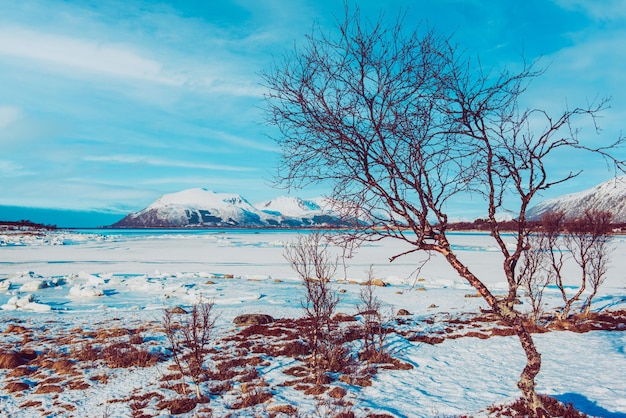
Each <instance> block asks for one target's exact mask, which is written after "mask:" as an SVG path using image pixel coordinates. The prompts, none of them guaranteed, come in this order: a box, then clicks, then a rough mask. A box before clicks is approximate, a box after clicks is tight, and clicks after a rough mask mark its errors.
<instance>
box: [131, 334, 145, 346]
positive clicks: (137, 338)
mask: <svg viewBox="0 0 626 418" xmlns="http://www.w3.org/2000/svg"><path fill="white" fill-rule="evenodd" d="M143 341H144V340H143V336H142V335H141V334H139V333H134V334H132V335H131V336H130V343H131V344H133V345H139V344H142V343H143Z"/></svg>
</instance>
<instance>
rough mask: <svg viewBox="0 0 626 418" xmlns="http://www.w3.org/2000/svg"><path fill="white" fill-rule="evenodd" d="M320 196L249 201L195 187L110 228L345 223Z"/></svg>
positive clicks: (135, 213) (333, 225)
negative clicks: (307, 198) (253, 202)
mask: <svg viewBox="0 0 626 418" xmlns="http://www.w3.org/2000/svg"><path fill="white" fill-rule="evenodd" d="M329 207H330V204H329V202H328V201H325V200H324V199H323V198H317V199H310V200H306V199H301V198H299V197H289V196H279V197H277V198H275V199H272V200H266V201H263V202H259V203H257V204H252V203H250V202H249V201H248V200H246V199H245V198H244V197H242V196H240V195H238V194H233V193H216V192H214V191H211V190H208V189H204V188H196V189H187V190H183V191H180V192H176V193H169V194H166V195H163V196H161V197H160V198H158V199H157V200H155V201H154V202H153V203H152V204H150V205H149V206H147V207H146V208H145V209H143V210H141V211H139V212H133V213H131V214H129V215H127V216H126V217H124V218H123V219H122V220H120V221H118V222H116V223H114V224H113V225H111V227H112V228H156V227H168V228H171V227H345V226H349V224H350V223H349V222H347V221H345V220H343V219H342V217H341V216H340V215H339V213H337V212H334V211H332V210H331V209H328V208H329Z"/></svg>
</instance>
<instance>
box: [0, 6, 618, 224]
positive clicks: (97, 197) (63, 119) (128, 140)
mask: <svg viewBox="0 0 626 418" xmlns="http://www.w3.org/2000/svg"><path fill="white" fill-rule="evenodd" d="M358 3H359V5H360V7H361V8H362V11H363V14H365V15H366V16H372V17H375V16H377V15H378V13H379V12H380V11H381V10H382V11H383V12H384V13H385V14H386V16H388V17H390V18H393V17H394V16H396V14H397V13H398V10H400V8H403V7H404V8H408V17H407V20H406V21H407V23H409V24H416V25H417V24H418V23H419V22H422V24H423V25H428V26H431V27H434V28H435V29H436V30H438V31H440V32H444V33H454V34H455V40H456V41H457V42H458V43H459V45H460V47H461V48H462V49H464V50H466V51H467V53H468V54H470V55H472V56H480V58H481V60H482V62H483V65H484V66H486V67H495V68H501V67H504V66H509V67H515V66H516V65H519V63H520V59H521V56H522V55H524V56H525V57H526V58H527V59H529V60H532V59H534V58H536V57H538V56H542V57H543V58H542V60H541V64H542V65H544V66H546V67H547V72H546V74H545V75H544V76H543V77H542V78H541V79H539V80H537V81H536V82H534V83H533V84H532V85H531V89H530V91H529V94H528V97H527V100H528V104H529V105H532V106H539V107H542V108H545V109H547V110H549V111H556V110H559V109H562V108H563V107H564V106H566V105H570V106H573V105H577V104H585V103H586V102H587V101H588V100H593V99H594V98H596V97H598V96H607V95H608V96H612V98H613V100H612V102H611V106H612V108H611V109H610V110H609V111H607V112H605V113H604V118H603V119H602V120H601V121H600V123H601V125H602V128H603V131H602V134H601V135H600V136H596V135H595V134H594V133H593V132H592V129H591V127H590V126H585V127H584V130H583V133H584V134H585V135H586V134H589V139H588V140H589V141H606V140H609V139H613V138H615V137H617V135H619V133H620V129H621V128H622V127H624V126H626V83H625V82H624V72H625V71H626V0H604V1H593V0H589V1H584V0H526V1H523V2H522V1H509V0H499V1H498V0H493V1H480V0H473V1H472V0H420V1H408V0H405V1H401V0H386V1H385V0H382V1H381V0H372V1H369V0H367V1H360V2H358ZM342 10H343V2H342V1H341V0H250V1H247V0H222V1H208V0H202V1H189V0H177V1H163V2H148V1H137V0H123V1H107V0H102V1H82V0H74V1H72V0H66V1H57V0H35V1H33V0H0V185H1V186H0V205H8V206H27V207H39V208H57V209H72V210H92V211H99V212H110V213H113V214H120V215H123V214H126V213H128V212H130V211H136V210H139V209H142V208H143V207H145V206H147V205H148V204H149V203H151V202H152V201H153V200H155V199H156V198H158V197H159V196H161V195H162V194H165V193H171V192H176V191H180V190H183V189H187V188H192V187H205V188H208V189H212V190H215V191H220V192H233V193H239V194H241V195H243V196H244V197H246V198H248V199H249V200H250V201H252V202H255V201H260V200H265V199H269V198H272V197H276V196H278V195H281V194H285V191H283V190H275V189H272V187H271V177H272V175H273V173H274V172H275V167H276V164H277V162H278V158H277V154H276V149H275V145H274V143H273V142H272V140H271V139H269V138H268V135H271V134H272V132H273V131H272V128H271V127H268V126H266V125H265V124H264V120H263V112H262V106H263V92H264V90H263V88H262V87H261V85H260V83H261V80H260V77H259V73H260V72H261V71H263V70H264V69H266V68H267V67H268V65H269V63H270V62H271V60H272V57H274V56H278V55H280V54H281V53H282V52H284V51H285V50H287V49H289V48H292V47H293V45H294V42H295V43H298V42H302V39H303V36H304V35H305V34H306V33H308V32H309V31H310V30H311V28H312V26H313V24H314V23H316V24H319V25H321V26H322V27H324V28H330V27H331V26H332V24H333V22H334V17H335V16H340V15H341V13H342ZM410 29H413V28H412V27H411V28H410ZM622 152H623V153H624V157H625V158H626V150H624V151H622ZM583 158H585V157H582V156H578V155H572V156H568V155H566V156H563V158H562V159H561V161H556V162H555V166H554V167H555V169H557V170H563V171H565V170H568V169H569V168H570V165H571V164H572V163H576V164H578V166H580V165H584V166H586V167H587V170H586V172H585V174H584V175H583V176H581V177H580V178H579V179H577V180H576V181H575V182H572V183H570V184H568V185H565V186H563V187H561V188H556V189H555V190H554V191H553V192H552V193H553V194H561V193H569V192H573V191H578V190H581V189H584V188H588V187H590V186H593V185H595V184H597V183H599V182H602V181H604V180H606V179H608V178H610V177H611V172H610V171H608V170H607V168H606V166H605V165H603V164H602V162H601V161H594V160H588V159H583ZM322 193H323V190H320V189H309V190H303V191H299V192H298V193H297V194H298V195H300V196H302V197H313V196H317V195H320V194H322ZM545 197H552V195H546V196H545ZM458 214H459V215H460V216H462V215H463V214H464V213H463V211H459V212H458ZM468 215H470V216H471V214H469V213H468Z"/></svg>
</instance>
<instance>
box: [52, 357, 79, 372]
mask: <svg viewBox="0 0 626 418" xmlns="http://www.w3.org/2000/svg"><path fill="white" fill-rule="evenodd" d="M47 368H48V369H50V370H54V371H55V372H57V373H59V374H67V375H75V374H77V372H76V369H75V368H74V362H72V361H70V360H68V359H61V360H57V361H52V362H50V363H49V364H48V365H47Z"/></svg>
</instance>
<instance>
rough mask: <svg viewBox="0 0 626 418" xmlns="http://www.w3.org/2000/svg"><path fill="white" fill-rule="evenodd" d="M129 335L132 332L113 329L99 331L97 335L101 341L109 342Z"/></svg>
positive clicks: (123, 329)
mask: <svg viewBox="0 0 626 418" xmlns="http://www.w3.org/2000/svg"><path fill="white" fill-rule="evenodd" d="M129 334H131V331H129V330H127V329H125V328H111V329H105V328H101V329H99V330H98V333H97V334H96V338H97V339H99V340H109V339H111V338H115V337H121V336H123V335H129Z"/></svg>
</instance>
